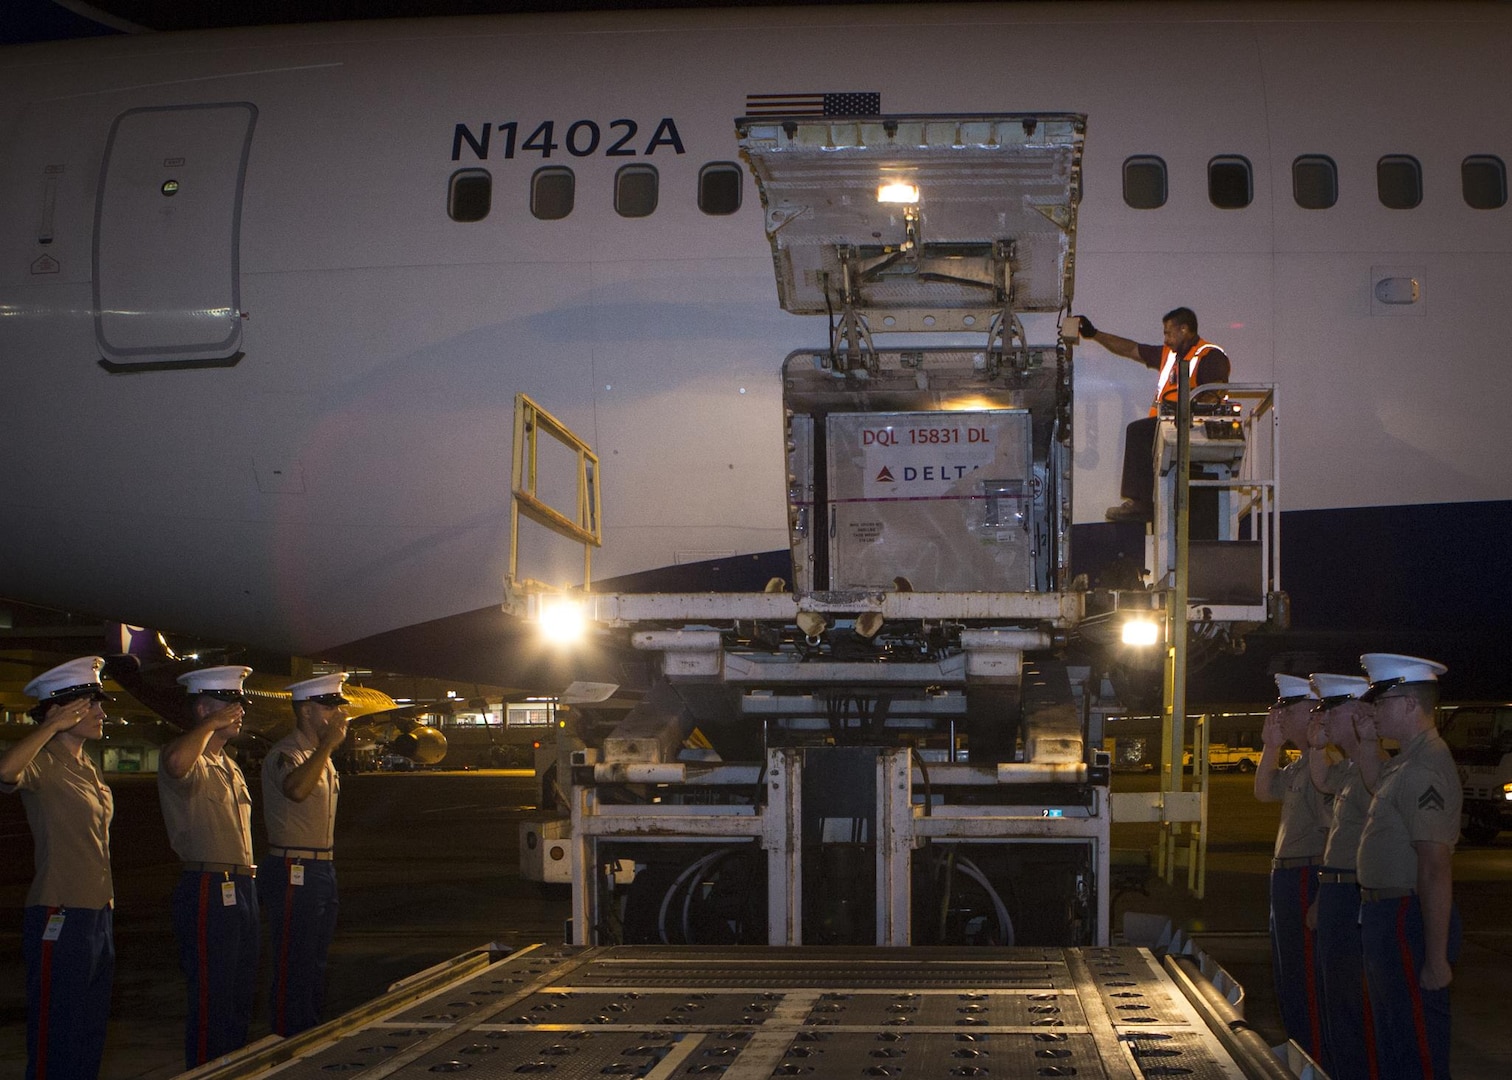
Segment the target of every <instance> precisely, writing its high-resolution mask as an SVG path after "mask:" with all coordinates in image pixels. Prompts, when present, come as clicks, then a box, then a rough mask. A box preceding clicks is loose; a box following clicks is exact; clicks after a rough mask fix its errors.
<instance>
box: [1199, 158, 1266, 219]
mask: <svg viewBox="0 0 1512 1080" xmlns="http://www.w3.org/2000/svg"><path fill="white" fill-rule="evenodd" d="M1254 198H1255V186H1254V182H1253V180H1252V179H1251V175H1250V163H1249V159H1248V158H1242V157H1215V158H1214V159H1213V160H1212V161H1210V162H1208V202H1210V203H1212V204H1213V205H1214V206H1216V207H1217V208H1218V209H1220V210H1243V209H1244V208H1245V207H1246V206H1248V205H1249V204H1250V203H1251V202H1253V201H1254Z"/></svg>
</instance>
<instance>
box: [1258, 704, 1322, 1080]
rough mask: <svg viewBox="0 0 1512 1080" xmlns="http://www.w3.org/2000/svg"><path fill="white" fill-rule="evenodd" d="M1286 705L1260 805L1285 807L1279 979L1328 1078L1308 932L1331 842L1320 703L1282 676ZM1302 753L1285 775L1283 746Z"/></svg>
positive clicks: (1261, 779) (1276, 951)
mask: <svg viewBox="0 0 1512 1080" xmlns="http://www.w3.org/2000/svg"><path fill="white" fill-rule="evenodd" d="M1276 691H1277V693H1278V694H1279V697H1277V699H1276V703H1275V704H1274V705H1272V706H1271V709H1270V713H1269V715H1267V716H1266V718H1265V728H1264V730H1263V732H1262V736H1261V737H1262V738H1263V739H1264V741H1265V746H1264V748H1263V749H1262V750H1261V752H1260V764H1259V765H1258V766H1256V768H1255V798H1257V799H1259V800H1260V801H1261V802H1279V803H1280V804H1281V827H1280V828H1279V829H1278V830H1277V831H1276V848H1275V857H1274V858H1273V859H1271V873H1270V908H1271V911H1270V929H1271V972H1272V976H1273V977H1274V979H1275V983H1276V999H1277V1001H1278V1002H1279V1003H1280V1006H1281V1022H1282V1024H1283V1025H1285V1027H1286V1034H1287V1037H1288V1038H1291V1039H1294V1040H1295V1041H1296V1043H1297V1045H1298V1046H1301V1047H1302V1048H1303V1049H1304V1050H1306V1051H1307V1052H1308V1053H1309V1054H1311V1055H1312V1058H1313V1060H1314V1061H1316V1062H1318V1064H1320V1065H1322V1066H1323V1069H1324V1071H1325V1072H1326V1071H1328V1069H1329V1065H1328V1060H1327V1057H1328V1055H1327V1048H1326V1047H1325V1046H1324V1045H1323V1010H1322V1001H1321V1000H1320V995H1319V991H1320V983H1319V979H1318V955H1317V935H1316V934H1314V932H1313V931H1312V930H1310V929H1308V927H1307V922H1306V920H1307V911H1308V909H1309V908H1311V907H1312V903H1313V900H1314V899H1315V898H1316V895H1317V888H1318V886H1317V872H1318V864H1319V863H1321V862H1322V861H1323V845H1324V844H1325V843H1326V842H1327V840H1328V823H1329V818H1330V809H1329V805H1328V800H1327V798H1325V796H1324V795H1323V793H1322V792H1321V791H1319V790H1318V789H1317V788H1316V787H1314V786H1313V782H1312V775H1311V773H1310V771H1309V770H1310V769H1311V755H1312V753H1313V751H1312V749H1311V747H1309V746H1308V744H1307V725H1308V722H1309V719H1310V714H1311V712H1312V707H1313V705H1314V704H1316V702H1317V695H1316V694H1315V693H1314V692H1313V688H1312V686H1311V684H1309V683H1308V681H1307V680H1306V679H1302V678H1298V677H1297V676H1295V675H1277V676H1276ZM1286 742H1290V743H1291V744H1292V745H1294V746H1297V747H1301V748H1302V757H1301V758H1300V759H1299V760H1297V761H1294V762H1292V763H1291V764H1290V765H1288V766H1286V767H1285V768H1284V769H1282V768H1278V767H1277V766H1278V764H1279V761H1280V757H1281V747H1282V744H1284V743H1286Z"/></svg>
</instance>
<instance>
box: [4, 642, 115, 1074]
mask: <svg viewBox="0 0 1512 1080" xmlns="http://www.w3.org/2000/svg"><path fill="white" fill-rule="evenodd" d="M104 666H105V661H104V660H102V659H100V657H98V656H81V657H79V658H78V659H77V660H70V661H69V662H68V663H66V664H59V665H58V666H57V667H55V668H53V669H52V670H51V671H45V672H43V673H42V674H41V675H38V676H37V677H36V678H35V679H33V680H32V681H31V682H30V683H28V684H27V686H26V694H27V696H28V697H34V698H36V699H37V704H36V705H35V706H34V707H33V708H32V710H31V712H30V713H29V715H30V716H31V718H32V719H33V720H34V721H36V724H37V729H36V730H35V731H33V732H31V733H30V734H28V735H27V736H26V737H25V738H24V739H22V740H21V741H20V742H18V743H16V744H15V745H14V746H12V747H11V748H10V749H9V750H7V751H6V752H5V753H4V754H3V755H0V791H4V792H7V793H9V792H13V791H19V792H20V793H21V802H22V804H23V805H24V806H25V807H26V821H27V824H28V825H30V826H31V833H32V842H33V844H34V845H35V847H36V863H37V876H36V877H34V878H33V879H32V884H31V890H30V891H29V892H28V893H27V894H26V911H25V913H24V914H23V916H22V923H21V928H22V929H21V952H22V955H23V956H24V957H25V960H26V1004H27V1009H26V1076H27V1080H90V1078H92V1077H95V1076H98V1075H99V1072H100V1059H101V1057H102V1056H103V1055H104V1053H105V1025H106V1021H107V1020H108V1019H109V1017H110V986H111V982H112V980H113V978H114V976H115V931H114V923H113V911H112V907H113V904H114V899H115V890H114V885H113V883H112V881H111V877H110V819H111V817H112V816H113V814H114V812H115V801H114V799H113V798H112V797H111V792H110V788H109V787H108V786H106V784H105V778H104V777H103V776H101V775H100V770H99V769H98V768H96V767H95V763H94V762H93V761H91V760H90V758H89V755H88V754H86V753H85V752H84V743H85V742H86V741H88V740H90V739H98V738H100V737H101V736H102V735H103V734H104V725H105V710H104V708H103V707H102V705H101V703H102V702H105V701H108V700H109V698H107V697H106V696H105V690H104V687H103V686H102V685H101V683H100V669H101V668H103V667H104Z"/></svg>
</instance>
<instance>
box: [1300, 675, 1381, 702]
mask: <svg viewBox="0 0 1512 1080" xmlns="http://www.w3.org/2000/svg"><path fill="white" fill-rule="evenodd" d="M1312 685H1313V689H1314V690H1316V691H1317V692H1318V696H1319V697H1320V698H1324V699H1327V698H1346V697H1351V698H1357V697H1359V696H1360V695H1361V694H1363V693H1364V692H1365V691H1366V690H1367V689H1369V687H1370V682H1369V680H1367V679H1362V678H1361V677H1360V676H1358V675H1317V674H1315V675H1314V676H1313V677H1312Z"/></svg>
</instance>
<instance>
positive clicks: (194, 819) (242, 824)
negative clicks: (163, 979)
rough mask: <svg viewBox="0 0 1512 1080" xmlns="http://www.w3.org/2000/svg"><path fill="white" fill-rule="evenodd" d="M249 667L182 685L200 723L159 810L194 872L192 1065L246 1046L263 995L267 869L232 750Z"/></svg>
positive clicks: (185, 932)
mask: <svg viewBox="0 0 1512 1080" xmlns="http://www.w3.org/2000/svg"><path fill="white" fill-rule="evenodd" d="M250 674H252V669H251V668H249V667H240V666H234V665H233V666H230V667H212V668H202V669H200V670H199V671H190V672H186V673H185V674H183V675H180V676H179V679H178V681H179V682H180V683H181V684H182V685H183V687H184V689H185V691H186V692H187V693H188V694H189V703H190V708H191V709H192V710H193V712H194V724H193V726H192V727H190V728H189V729H188V730H187V731H185V732H184V733H183V734H182V735H180V736H178V738H176V739H174V740H173V741H172V742H170V743H168V745H166V746H165V747H163V750H162V754H161V756H160V758H159V764H158V774H157V779H158V803H159V805H161V806H162V808H163V822H164V823H165V824H166V825H167V827H168V841H169V843H171V844H172V845H173V850H174V853H175V854H177V855H178V857H179V860H180V861H181V862H182V863H183V864H184V870H183V873H182V874H181V875H180V876H179V880H178V884H177V885H176V886H175V887H174V890H173V933H174V936H175V937H176V938H178V946H179V967H180V968H181V969H182V970H183V972H184V978H185V979H187V980H188V984H189V1008H188V1015H187V1018H186V1021H185V1028H184V1064H185V1066H186V1067H188V1068H191V1069H192V1068H194V1067H195V1066H196V1065H203V1064H204V1063H205V1062H207V1061H209V1060H211V1059H212V1058H217V1057H220V1056H221V1055H222V1054H228V1053H230V1052H231V1051H232V1050H235V1049H237V1048H238V1047H241V1046H244V1045H246V1042H247V1028H248V1025H249V1024H250V1023H251V1021H252V1002H253V999H254V998H255V997H256V995H257V950H258V916H257V909H258V904H257V889H256V883H255V880H254V879H255V878H256V876H257V868H256V867H255V866H254V865H253V864H252V796H251V793H250V792H248V790H247V781H246V778H245V777H243V776H242V771H241V769H240V768H239V767H238V766H237V764H236V762H235V761H234V760H233V759H232V757H231V755H230V754H228V753H226V743H228V742H229V741H230V740H231V739H233V738H235V737H236V736H237V735H238V734H240V732H241V727H242V703H243V702H244V700H245V696H244V695H243V693H242V680H243V679H245V678H246V677H247V676H248V675H250Z"/></svg>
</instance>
